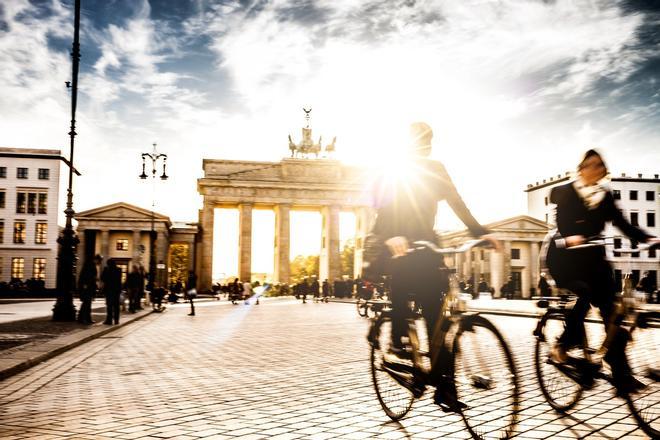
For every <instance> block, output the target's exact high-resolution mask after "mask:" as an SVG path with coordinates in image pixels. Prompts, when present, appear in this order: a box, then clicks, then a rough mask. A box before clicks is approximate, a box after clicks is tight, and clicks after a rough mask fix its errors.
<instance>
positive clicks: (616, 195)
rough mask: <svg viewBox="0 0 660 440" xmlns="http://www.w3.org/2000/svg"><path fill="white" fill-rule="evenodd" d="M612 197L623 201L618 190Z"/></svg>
mask: <svg viewBox="0 0 660 440" xmlns="http://www.w3.org/2000/svg"><path fill="white" fill-rule="evenodd" d="M612 195H613V196H614V200H621V191H619V190H618V189H615V190H614V191H612Z"/></svg>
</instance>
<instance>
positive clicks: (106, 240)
mask: <svg viewBox="0 0 660 440" xmlns="http://www.w3.org/2000/svg"><path fill="white" fill-rule="evenodd" d="M101 256H102V257H103V262H102V263H101V264H102V267H105V265H106V264H107V262H108V258H109V257H110V231H109V230H107V229H101Z"/></svg>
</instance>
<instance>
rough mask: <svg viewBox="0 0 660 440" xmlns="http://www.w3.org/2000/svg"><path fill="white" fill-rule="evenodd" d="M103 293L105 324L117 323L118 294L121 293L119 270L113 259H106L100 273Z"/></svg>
mask: <svg viewBox="0 0 660 440" xmlns="http://www.w3.org/2000/svg"><path fill="white" fill-rule="evenodd" d="M101 282H102V283H103V294H104V295H105V310H106V317H105V321H104V322H103V323H104V324H106V325H112V323H113V322H114V323H115V324H119V295H120V293H121V270H119V268H118V267H117V264H116V263H115V260H113V259H110V260H108V264H107V265H106V266H105V268H104V269H103V273H102V274H101Z"/></svg>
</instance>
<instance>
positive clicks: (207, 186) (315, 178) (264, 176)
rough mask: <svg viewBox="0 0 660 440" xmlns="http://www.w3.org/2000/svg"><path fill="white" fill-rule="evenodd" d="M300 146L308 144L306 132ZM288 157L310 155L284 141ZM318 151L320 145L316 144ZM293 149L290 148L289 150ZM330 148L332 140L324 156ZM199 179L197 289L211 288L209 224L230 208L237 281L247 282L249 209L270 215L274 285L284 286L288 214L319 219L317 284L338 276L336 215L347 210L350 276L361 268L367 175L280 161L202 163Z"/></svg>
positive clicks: (329, 163) (324, 164) (325, 162)
mask: <svg viewBox="0 0 660 440" xmlns="http://www.w3.org/2000/svg"><path fill="white" fill-rule="evenodd" d="M306 129H309V128H308V127H307V128H304V129H303V143H304V142H305V140H307V141H308V142H310V141H311V130H309V132H307V133H305V130H306ZM289 143H290V147H292V148H291V150H292V156H293V155H294V154H295V153H296V152H303V153H306V154H307V155H308V156H309V155H310V154H309V152H310V150H307V151H304V150H301V146H304V144H303V143H301V145H295V144H293V143H292V142H291V140H289ZM310 145H312V146H317V147H318V149H316V151H314V150H311V152H312V153H315V154H318V153H319V152H320V150H321V148H320V140H319V143H317V144H310ZM293 147H295V148H293ZM331 149H334V141H333V143H332V144H330V145H328V146H326V152H331V151H332V150H331ZM203 169H204V177H203V178H201V179H198V181H197V190H198V191H199V193H200V194H201V195H202V196H203V198H204V207H203V209H202V211H201V212H200V224H201V229H202V235H201V249H199V250H200V252H199V255H200V257H201V258H200V263H199V266H198V273H199V286H200V288H201V289H207V288H210V286H211V284H212V268H213V258H214V255H213V225H214V210H215V208H235V209H238V213H239V240H238V254H239V258H238V262H239V268H238V271H239V274H238V276H239V277H240V278H241V280H250V277H251V260H252V255H251V251H252V210H253V209H256V208H259V209H272V210H273V211H274V212H275V247H274V251H275V252H274V256H273V258H274V274H273V278H274V281H275V282H280V283H289V282H290V279H289V278H290V277H289V258H290V255H289V253H290V250H289V238H290V236H291V234H295V233H296V231H292V230H291V228H290V223H289V215H290V212H291V210H315V211H320V212H321V214H322V216H323V221H322V234H321V237H319V238H320V239H321V255H320V268H319V271H320V274H319V279H320V280H324V279H328V280H329V281H331V282H332V281H333V280H334V279H337V278H339V277H340V276H341V263H340V250H339V213H340V212H341V211H351V212H353V213H354V214H355V218H356V237H355V261H354V264H355V265H354V268H355V270H354V275H357V274H358V273H359V272H360V270H361V269H360V268H361V266H362V252H363V251H362V247H363V243H364V237H365V235H366V234H367V232H368V230H369V226H370V224H369V223H370V217H371V215H370V210H369V208H368V200H369V198H368V194H367V193H366V188H367V185H366V182H367V181H366V173H365V172H364V171H362V169H360V168H357V167H351V166H347V165H344V164H342V163H340V162H339V161H337V160H332V159H327V158H324V159H316V158H310V157H308V158H294V157H291V158H285V159H282V160H281V161H279V162H252V161H235V160H214V159H204V161H203ZM309 239H310V240H315V239H316V238H315V237H310V238H309Z"/></svg>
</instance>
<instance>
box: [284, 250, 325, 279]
mask: <svg viewBox="0 0 660 440" xmlns="http://www.w3.org/2000/svg"><path fill="white" fill-rule="evenodd" d="M289 270H290V272H289V273H290V274H291V279H292V280H298V281H300V280H302V279H303V278H305V277H311V276H317V277H318V276H319V256H318V255H307V256H305V255H296V257H295V258H294V259H293V260H291V264H290V269H289Z"/></svg>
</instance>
